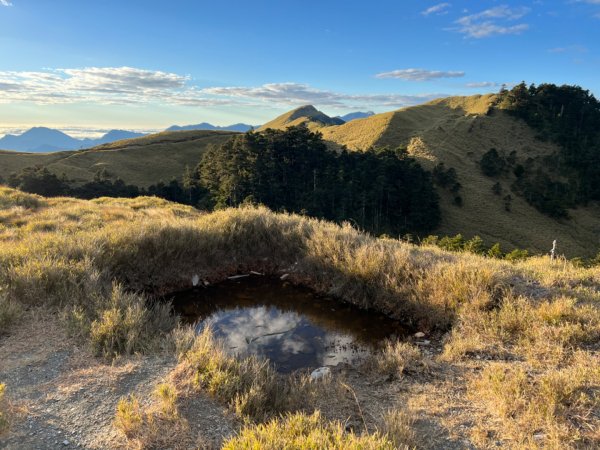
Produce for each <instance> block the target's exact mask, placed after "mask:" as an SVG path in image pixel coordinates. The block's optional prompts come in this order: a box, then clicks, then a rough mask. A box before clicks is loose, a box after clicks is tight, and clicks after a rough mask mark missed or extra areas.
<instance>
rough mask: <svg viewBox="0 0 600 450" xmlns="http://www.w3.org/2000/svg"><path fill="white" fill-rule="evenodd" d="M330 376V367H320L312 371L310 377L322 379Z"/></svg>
mask: <svg viewBox="0 0 600 450" xmlns="http://www.w3.org/2000/svg"><path fill="white" fill-rule="evenodd" d="M329 376H331V369H330V368H329V367H319V368H318V369H315V370H313V371H312V373H311V374H310V379H311V380H320V379H322V378H326V377H329Z"/></svg>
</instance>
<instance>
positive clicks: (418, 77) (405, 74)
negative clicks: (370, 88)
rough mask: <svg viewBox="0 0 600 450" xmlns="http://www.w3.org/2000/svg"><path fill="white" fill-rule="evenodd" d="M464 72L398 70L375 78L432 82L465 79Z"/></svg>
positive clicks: (380, 74)
mask: <svg viewBox="0 0 600 450" xmlns="http://www.w3.org/2000/svg"><path fill="white" fill-rule="evenodd" d="M464 76H465V73H464V72H460V71H459V72H453V71H450V72H443V71H439V70H425V69H398V70H392V71H391V72H382V73H378V74H377V75H375V78H399V79H402V80H409V81H430V80H437V79H440V78H460V77H464Z"/></svg>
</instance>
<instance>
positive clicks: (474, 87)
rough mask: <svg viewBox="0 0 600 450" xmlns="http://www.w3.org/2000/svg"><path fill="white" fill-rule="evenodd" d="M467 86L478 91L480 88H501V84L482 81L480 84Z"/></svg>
mask: <svg viewBox="0 0 600 450" xmlns="http://www.w3.org/2000/svg"><path fill="white" fill-rule="evenodd" d="M465 86H466V87H468V88H472V89H478V88H493V87H499V86H500V84H498V83H496V82H494V81H480V82H475V83H467V84H465Z"/></svg>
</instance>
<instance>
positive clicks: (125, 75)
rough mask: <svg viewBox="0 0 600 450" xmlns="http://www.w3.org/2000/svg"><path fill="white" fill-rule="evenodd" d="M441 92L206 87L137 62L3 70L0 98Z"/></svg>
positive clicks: (200, 100) (101, 100) (240, 102)
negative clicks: (133, 64)
mask: <svg viewBox="0 0 600 450" xmlns="http://www.w3.org/2000/svg"><path fill="white" fill-rule="evenodd" d="M440 96H441V95H438V94H421V95H399V94H345V93H341V92H335V91H329V90H323V89H317V88H314V87H312V86H309V85H307V84H302V83H294V82H288V83H268V84H263V85H261V86H250V87H239V86H238V87H235V86H234V87H208V88H200V87H198V86H196V85H194V84H193V83H192V80H191V78H190V77H189V76H186V75H179V74H176V73H168V72H161V71H151V70H144V69H137V68H132V67H88V68H83V69H53V70H50V69H49V70H45V71H39V72H9V71H4V72H1V71H0V104H2V103H4V104H8V103H34V104H50V105H52V104H69V103H93V104H99V105H113V104H120V105H127V104H132V105H133V104H148V103H158V104H172V105H182V106H272V107H277V106H294V105H301V104H306V103H316V104H318V105H319V106H323V107H332V108H340V109H343V108H351V107H353V108H354V107H378V106H379V107H401V106H409V105H414V104H418V103H422V102H424V101H427V100H430V99H433V98H437V97H440Z"/></svg>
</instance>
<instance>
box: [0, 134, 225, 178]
mask: <svg viewBox="0 0 600 450" xmlns="http://www.w3.org/2000/svg"><path fill="white" fill-rule="evenodd" d="M234 134H236V133H235V132H229V131H177V132H163V133H158V134H153V135H149V136H144V137H141V138H137V139H127V140H123V141H118V142H113V143H110V144H105V145H102V146H99V147H95V148H92V149H88V150H79V151H71V152H60V153H52V154H32V153H17V152H9V151H4V152H0V176H2V177H3V178H6V177H8V175H9V174H10V173H12V172H17V171H20V170H21V169H23V168H25V167H30V166H35V165H43V166H46V167H47V168H48V169H49V170H51V171H52V172H54V173H56V174H58V175H60V174H63V173H64V174H65V175H66V176H67V177H68V178H69V179H73V180H76V181H81V182H83V181H88V180H91V179H92V178H93V177H94V175H95V174H96V172H98V171H99V170H100V169H106V170H107V171H108V173H109V175H110V176H111V177H118V178H122V179H123V180H125V182H127V183H129V184H135V185H137V186H140V187H142V186H148V185H151V184H153V183H156V182H157V181H159V180H164V181H168V180H170V179H171V178H173V177H176V178H180V177H181V174H182V172H183V170H184V168H185V166H186V165H190V166H195V165H196V164H197V163H198V162H199V161H200V158H201V156H202V153H204V151H205V150H206V148H207V147H208V146H209V145H219V144H221V143H223V142H225V141H226V140H227V139H229V138H230V137H231V136H233V135H234Z"/></svg>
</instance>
